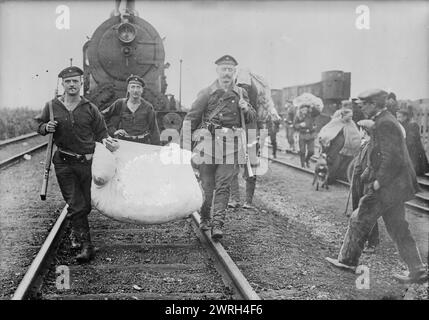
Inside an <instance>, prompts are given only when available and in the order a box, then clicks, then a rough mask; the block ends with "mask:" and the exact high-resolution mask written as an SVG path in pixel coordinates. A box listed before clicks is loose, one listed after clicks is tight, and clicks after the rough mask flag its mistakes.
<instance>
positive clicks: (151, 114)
mask: <svg viewBox="0 0 429 320" xmlns="http://www.w3.org/2000/svg"><path fill="white" fill-rule="evenodd" d="M144 87H145V82H144V81H143V79H142V78H140V77H138V76H134V75H131V76H130V77H128V79H127V97H126V98H123V99H118V100H116V101H115V102H114V103H113V104H112V105H111V106H110V107H108V108H107V109H105V110H103V111H102V113H103V115H104V118H105V119H106V123H107V129H108V132H109V134H110V135H112V136H114V137H117V138H118V139H122V140H127V141H133V142H139V143H146V144H154V145H159V143H160V141H159V129H158V123H157V122H156V113H155V111H154V109H153V106H152V104H150V102H148V101H146V100H145V99H143V98H142V94H143V90H144Z"/></svg>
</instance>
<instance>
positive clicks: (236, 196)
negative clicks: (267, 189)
mask: <svg viewBox="0 0 429 320" xmlns="http://www.w3.org/2000/svg"><path fill="white" fill-rule="evenodd" d="M239 173H240V166H239V165H237V167H236V169H235V172H234V176H233V177H232V181H231V195H230V197H231V200H232V201H235V202H240V187H239V184H238V174H239ZM244 178H245V180H246V202H247V203H249V204H251V203H252V201H253V195H254V194H255V187H256V176H255V175H254V176H252V177H249V175H248V173H247V167H246V166H245V167H244Z"/></svg>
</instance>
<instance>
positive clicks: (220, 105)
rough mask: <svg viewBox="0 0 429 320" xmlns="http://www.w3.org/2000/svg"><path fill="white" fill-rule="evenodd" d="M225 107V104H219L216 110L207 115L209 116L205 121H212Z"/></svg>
mask: <svg viewBox="0 0 429 320" xmlns="http://www.w3.org/2000/svg"><path fill="white" fill-rule="evenodd" d="M225 106H226V104H225V103H224V102H222V103H219V104H218V105H217V106H216V108H215V109H214V110H213V111H212V112H211V113H210V114H209V116H208V117H207V121H210V120H211V119H213V118H214V117H215V116H216V115H217V114H218V113H219V112H220V111H221V110H222V109H223V108H224V107H225Z"/></svg>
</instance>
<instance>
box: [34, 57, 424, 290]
mask: <svg viewBox="0 0 429 320" xmlns="http://www.w3.org/2000/svg"><path fill="white" fill-rule="evenodd" d="M215 64H216V72H217V79H216V80H215V81H214V82H213V83H212V84H211V85H210V86H208V87H206V88H204V89H203V90H201V91H200V92H199V94H198V96H197V98H196V100H195V102H194V103H193V104H192V107H191V110H190V111H189V112H188V113H187V115H186V117H185V119H184V121H185V122H186V121H187V122H188V123H189V124H190V127H191V133H192V134H191V136H189V137H187V136H183V131H182V139H181V142H182V143H183V145H182V146H183V147H185V146H191V150H192V152H193V153H194V154H199V155H201V153H205V159H209V161H205V162H202V163H198V164H196V163H193V165H194V169H195V170H197V171H198V173H199V174H198V176H199V179H200V182H201V186H202V190H203V193H204V201H203V204H202V207H201V210H200V214H201V224H200V227H201V229H202V230H205V231H207V232H209V233H210V235H211V237H212V239H213V240H214V241H219V240H220V239H222V237H223V227H224V222H225V217H226V214H227V209H228V202H229V199H230V198H232V199H234V197H235V200H237V199H238V198H239V189H238V180H237V179H238V173H239V172H240V168H241V167H244V176H245V178H246V202H245V205H244V207H245V208H246V207H247V208H252V199H253V194H254V191H255V184H256V177H255V176H254V175H252V174H251V172H249V171H251V169H250V168H251V166H246V163H247V162H246V161H248V159H246V157H245V159H243V158H242V156H243V155H242V152H240V144H239V143H238V141H237V140H234V142H233V145H232V146H231V148H227V151H226V152H224V151H225V150H224V148H223V147H222V148H218V147H216V144H221V145H222V143H223V142H224V141H225V140H224V138H225V137H224V135H220V133H225V132H226V133H232V134H233V135H237V133H240V132H242V131H243V130H245V129H246V128H247V129H248V128H254V129H255V130H257V132H259V131H260V129H261V128H266V124H267V121H265V120H268V123H270V122H271V125H273V124H274V125H275V123H276V122H277V123H278V120H279V118H278V115H277V117H275V116H273V117H271V118H270V119H265V120H264V121H261V119H258V110H257V109H258V101H257V100H258V97H257V96H255V93H254V92H252V90H250V88H249V83H244V82H243V83H239V82H237V81H236V73H237V69H236V67H237V65H238V63H237V61H236V60H235V59H234V58H233V57H232V56H230V55H225V56H222V57H221V58H219V59H218V60H216V62H215ZM82 74H83V72H82V70H81V69H79V68H77V67H69V68H66V69H64V70H62V71H61V72H60V74H59V77H60V78H62V85H63V87H64V94H63V95H62V96H60V97H56V98H54V99H53V100H52V101H50V102H48V103H47V104H46V105H45V107H44V108H43V110H42V112H41V114H40V115H39V116H37V117H36V122H37V131H38V132H39V133H40V134H42V135H46V134H49V133H52V134H53V138H54V142H55V144H56V146H57V147H58V148H57V151H56V152H55V154H54V156H53V163H54V166H55V172H56V176H57V180H58V183H59V186H60V189H61V192H62V195H63V197H64V199H65V201H66V202H67V204H68V217H69V218H70V219H71V225H72V234H73V243H74V244H75V246H76V247H79V246H80V247H81V249H82V251H81V252H80V253H79V254H78V255H77V256H76V259H77V261H78V262H87V261H89V260H91V259H92V258H93V257H94V248H93V245H92V243H91V238H90V232H89V224H88V214H89V212H90V211H91V194H90V186H91V162H92V155H93V152H94V149H95V142H102V143H103V144H104V145H105V146H106V148H107V149H109V150H110V151H111V152H114V151H115V150H117V149H118V148H119V143H118V141H117V140H115V139H114V138H118V139H124V140H128V141H134V142H140V143H151V144H159V143H160V138H159V137H160V134H159V129H158V125H157V122H156V116H155V115H156V114H155V111H154V109H153V107H152V105H151V104H150V103H149V102H148V101H146V100H144V99H143V98H142V93H143V90H144V87H145V83H144V81H143V79H142V78H140V77H138V76H133V75H131V76H130V77H129V78H128V80H127V96H126V97H125V98H123V99H119V100H117V101H115V102H114V103H113V104H112V105H111V106H110V107H108V108H107V109H105V110H103V112H100V111H99V110H98V108H97V106H95V105H94V104H92V103H91V102H90V101H88V100H87V99H85V98H84V97H81V96H80V94H79V92H80V88H81V85H82V78H81V76H82ZM387 96H388V94H387V93H386V92H385V91H382V90H375V91H370V92H366V93H363V94H361V95H360V96H359V99H360V101H361V102H362V106H361V107H360V108H359V110H360V111H361V112H362V115H363V117H362V118H365V119H372V120H362V119H360V120H358V124H359V126H360V127H361V128H363V129H364V130H365V132H366V133H367V137H371V138H370V139H367V141H368V142H367V143H365V144H363V145H362V146H359V147H360V148H358V150H357V152H358V158H357V159H358V160H357V162H358V164H357V165H356V170H355V171H354V176H353V186H354V192H353V207H354V212H353V214H352V217H351V219H350V224H349V228H348V230H347V233H346V236H345V239H344V243H343V246H342V247H341V250H340V253H339V255H338V258H337V259H331V258H328V261H330V262H331V263H332V264H333V265H335V266H337V267H341V268H346V269H354V268H356V266H357V264H358V260H359V256H360V255H361V252H362V249H363V245H364V243H365V241H367V239H368V235H369V234H370V232H371V230H373V228H374V226H375V225H376V222H377V219H378V217H380V216H381V217H383V219H384V221H385V223H386V227H387V230H388V232H389V234H390V235H391V237H392V238H393V240H394V241H395V242H396V244H397V245H398V248H399V253H400V255H401V257H402V258H403V259H404V261H405V262H406V263H407V265H408V268H409V271H410V272H409V274H408V275H405V276H398V277H397V278H398V279H399V280H401V281H404V282H406V281H408V282H415V281H421V280H422V279H423V278H424V275H425V267H424V265H423V264H422V261H421V258H420V255H419V252H418V249H417V246H416V244H415V241H414V239H413V238H412V236H411V233H410V231H409V228H408V224H407V222H406V220H405V211H404V202H405V201H407V200H409V199H411V198H412V197H413V196H414V194H415V192H416V190H417V188H418V185H417V181H416V175H415V172H416V171H415V169H414V168H413V165H412V162H411V160H410V156H409V152H408V150H407V145H406V138H405V131H407V130H408V131H409V132H413V130H415V129H414V128H413V127H414V126H413V125H411V124H410V125H409V127H410V128H408V129H405V130H404V129H403V128H402V126H401V125H400V124H399V122H398V121H397V120H396V119H395V118H394V117H393V116H392V114H390V113H389V111H388V108H387V106H388V103H387V101H388V99H386V98H387ZM354 104H356V102H355V101H354V102H353V103H352V104H347V105H345V106H343V108H342V110H340V111H339V114H338V115H337V116H338V118H339V119H342V121H343V122H348V121H352V119H353V116H356V113H355V112H353V107H354ZM400 114H404V113H403V112H402V111H400ZM317 115H318V112H317V110H316V111H315V109H314V108H310V106H303V107H301V108H300V110H299V112H298V113H297V114H296V115H295V117H294V119H293V121H292V123H289V122H288V124H292V125H293V127H294V130H298V131H299V134H300V137H299V145H300V159H301V163H302V165H303V166H308V164H309V160H310V158H311V156H312V155H313V153H314V139H315V136H316V132H315V129H316V128H315V122H314V119H315V117H316V116H317ZM405 115H408V114H405ZM404 118H406V119H402V118H401V119H400V120H401V122H402V123H403V125H404V127H405V128H407V125H406V121H408V120H409V117H404ZM361 121H364V122H361ZM335 128H336V130H337V133H338V132H343V135H344V138H343V140H344V143H343V146H342V149H343V150H345V152H344V153H343V154H344V155H345V156H348V154H349V153H348V152H352V151H351V150H350V147H351V144H352V143H351V141H352V140H353V139H350V137H347V135H350V134H349V133H347V130H348V129H345V128H346V126H338V125H336V126H335ZM338 128H340V129H338ZM201 130H205V131H206V132H208V134H209V135H210V137H211V138H212V139H211V141H213V144H212V146H211V147H210V148H206V147H204V140H205V139H199V137H200V135H201ZM277 130H278V129H277ZM270 131H272V132H275V131H276V128H275V126H274V129H270ZM409 135H410V136H412V133H411V134H409ZM238 136H240V135H239V134H238ZM334 138H335V137H334ZM186 139H188V140H191V141H189V143H185V140H186ZM303 150H305V152H304V151H303ZM353 152H354V150H353ZM410 153H411V152H410ZM420 153H421V152H420ZM420 153H419V152H416V157H417V158H418V157H421V154H420ZM207 156H208V158H207ZM231 159H233V160H232V161H231ZM237 202H238V201H236V203H237ZM374 232H375V231H374Z"/></svg>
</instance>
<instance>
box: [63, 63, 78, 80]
mask: <svg viewBox="0 0 429 320" xmlns="http://www.w3.org/2000/svg"><path fill="white" fill-rule="evenodd" d="M81 75H83V71H82V69H81V68H79V67H75V66H73V67H68V68H65V69H63V70H61V72H60V73H59V74H58V78H63V79H64V78H70V77H75V76H81Z"/></svg>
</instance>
